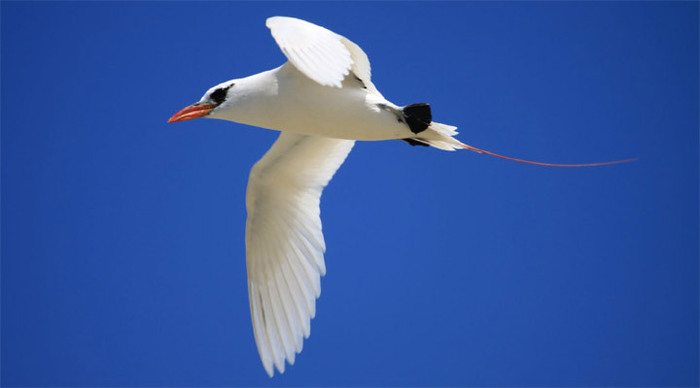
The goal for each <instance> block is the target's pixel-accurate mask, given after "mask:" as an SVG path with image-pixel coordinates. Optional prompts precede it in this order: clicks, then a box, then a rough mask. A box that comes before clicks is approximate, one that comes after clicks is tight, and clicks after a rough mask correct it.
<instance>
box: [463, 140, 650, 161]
mask: <svg viewBox="0 0 700 388" xmlns="http://www.w3.org/2000/svg"><path fill="white" fill-rule="evenodd" d="M462 146H463V148H464V149H465V150H469V151H473V152H476V153H477V154H486V155H490V156H495V157H497V158H501V159H505V160H511V161H513V162H518V163H525V164H534V165H535V166H545V167H599V166H611V165H614V164H622V163H630V162H634V161H635V160H637V158H630V159H622V160H611V161H608V162H595V163H546V162H537V161H534V160H527V159H520V158H514V157H512V156H505V155H500V154H497V153H495V152H491V151H487V150H484V149H481V148H477V147H474V146H470V145H469V144H464V143H462Z"/></svg>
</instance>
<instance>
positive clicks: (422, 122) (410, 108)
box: [403, 102, 433, 133]
mask: <svg viewBox="0 0 700 388" xmlns="http://www.w3.org/2000/svg"><path fill="white" fill-rule="evenodd" d="M403 116H404V118H405V119H406V124H408V127H409V128H410V129H411V132H413V133H421V132H423V131H425V130H426V129H427V128H428V127H429V126H430V123H431V122H432V121H433V114H432V113H430V105H428V104H427V103H424V102H421V103H418V104H411V105H406V106H405V107H404V108H403Z"/></svg>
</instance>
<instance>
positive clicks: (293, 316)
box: [169, 17, 622, 376]
mask: <svg viewBox="0 0 700 388" xmlns="http://www.w3.org/2000/svg"><path fill="white" fill-rule="evenodd" d="M267 26H268V27H269V28H270V30H271V32H272V36H273V37H274V39H275V41H276V42H277V44H278V45H279V47H280V49H281V50H282V52H283V53H284V54H285V55H286V57H287V59H288V60H289V62H287V63H285V64H284V65H282V66H280V67H278V68H276V69H272V70H269V71H264V72H262V73H259V74H255V75H252V76H249V77H245V78H241V79H234V80H231V81H226V82H223V83H221V84H219V85H216V86H214V87H212V88H211V89H209V90H208V91H207V92H206V93H205V94H204V96H203V97H202V98H201V99H200V101H199V102H197V103H195V104H193V105H190V106H188V107H186V108H184V109H182V110H181V111H179V112H178V113H176V114H175V115H174V116H173V117H171V118H170V120H169V122H175V121H184V120H190V119H194V118H199V117H207V118H218V119H224V120H229V121H235V122H239V123H244V124H249V125H254V126H258V127H262V128H269V129H274V130H278V131H281V132H282V133H281V134H280V136H279V138H278V139H277V141H276V142H275V144H274V145H273V146H272V148H271V149H270V150H269V151H268V152H267V153H266V154H265V156H264V157H263V158H262V159H261V160H260V161H259V162H258V163H256V164H255V166H254V167H253V169H252V171H251V173H250V179H249V181H248V192H247V196H246V209H247V211H248V221H247V223H246V259H247V260H246V264H247V269H248V290H249V299H250V311H251V317H252V321H253V332H254V334H255V343H256V345H257V348H258V352H259V353H260V358H261V360H262V363H263V366H264V368H265V370H266V371H267V373H268V374H269V375H270V376H273V374H274V368H277V370H278V371H279V372H280V373H282V372H284V369H285V362H289V363H290V364H293V363H294V359H295V355H296V354H297V353H299V352H301V349H302V347H303V342H304V338H307V337H308V336H309V334H310V330H311V329H310V321H311V319H312V318H313V317H314V315H315V313H316V299H317V298H318V297H319V296H320V294H321V276H323V275H324V274H325V273H326V266H325V263H324V256H323V255H324V252H325V250H326V246H325V242H324V241H323V233H322V230H321V218H320V208H319V202H320V199H321V192H322V191H323V188H324V187H325V186H326V185H327V184H328V182H329V181H330V179H331V178H332V177H333V174H335V172H336V171H337V170H338V168H339V167H340V165H341V164H342V163H343V161H344V160H345V158H346V157H347V155H348V154H349V153H350V150H351V149H352V147H353V145H354V141H355V140H393V139H403V140H407V141H409V142H410V143H411V144H412V145H416V144H423V145H429V146H432V147H435V148H439V149H442V150H447V151H452V150H455V149H468V150H471V151H475V152H478V153H485V154H489V155H492V156H497V157H500V158H504V159H510V160H516V161H519V162H524V163H530V164H538V165H547V166H562V165H557V164H551V163H541V162H532V161H527V160H522V159H516V158H511V157H506V156H502V155H498V154H494V153H492V152H489V151H486V150H482V149H479V148H476V147H472V146H469V145H466V144H463V143H461V142H459V141H458V140H457V139H455V138H454V137H453V136H455V135H456V134H457V131H456V130H455V129H456V128H455V127H453V126H449V125H445V124H440V123H436V122H433V121H432V114H431V112H430V107H429V106H428V105H427V104H414V105H409V106H405V107H401V106H398V105H396V104H394V103H392V102H390V101H388V100H386V99H385V98H384V96H382V94H381V93H380V92H379V91H378V90H377V88H376V87H375V86H374V84H373V83H372V80H371V67H370V63H369V59H368V58H367V55H366V54H365V53H364V51H362V49H361V48H360V47H359V46H358V45H356V44H355V43H353V42H352V41H350V40H349V39H347V38H345V37H343V36H341V35H338V34H336V33H334V32H332V31H329V30H327V29H325V28H323V27H320V26H317V25H314V24H311V23H309V22H306V21H303V20H299V19H294V18H289V17H271V18H269V19H267ZM621 162H622V161H621ZM612 163H618V162H612ZM603 164H610V162H607V163H593V164H588V165H603ZM583 165H586V164H578V165H563V166H567V167H571V166H583Z"/></svg>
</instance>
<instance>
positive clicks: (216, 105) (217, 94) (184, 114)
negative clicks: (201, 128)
mask: <svg viewBox="0 0 700 388" xmlns="http://www.w3.org/2000/svg"><path fill="white" fill-rule="evenodd" d="M235 85H236V83H235V82H234V81H226V82H223V83H221V84H219V85H216V86H214V87H212V88H210V89H209V90H207V92H206V93H204V95H203V96H202V98H201V99H200V100H199V101H198V102H196V103H194V104H192V105H189V106H186V107H184V108H183V109H181V110H180V111H179V112H177V113H175V114H174V115H173V116H172V117H171V118H170V119H168V122H169V123H175V122H178V121H185V120H193V119H198V118H200V117H206V116H210V115H212V114H213V113H214V112H215V111H217V110H222V109H225V108H224V107H225V106H227V105H230V103H231V101H232V100H233V98H232V96H233V94H234V93H233V89H234V88H235Z"/></svg>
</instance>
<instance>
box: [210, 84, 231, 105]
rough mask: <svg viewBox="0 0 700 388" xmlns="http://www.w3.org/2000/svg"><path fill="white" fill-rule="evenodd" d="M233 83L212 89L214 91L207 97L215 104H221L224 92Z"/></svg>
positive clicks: (224, 97) (224, 96)
mask: <svg viewBox="0 0 700 388" xmlns="http://www.w3.org/2000/svg"><path fill="white" fill-rule="evenodd" d="M233 85H234V84H231V85H229V86H225V87H222V88H218V89H216V90H214V92H213V93H212V94H211V95H209V98H210V99H211V100H212V101H214V103H215V104H216V105H221V103H222V102H224V101H226V92H228V90H229V88H231V86H233Z"/></svg>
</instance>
